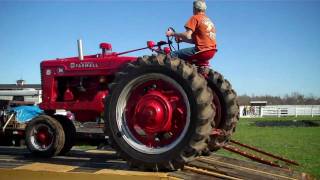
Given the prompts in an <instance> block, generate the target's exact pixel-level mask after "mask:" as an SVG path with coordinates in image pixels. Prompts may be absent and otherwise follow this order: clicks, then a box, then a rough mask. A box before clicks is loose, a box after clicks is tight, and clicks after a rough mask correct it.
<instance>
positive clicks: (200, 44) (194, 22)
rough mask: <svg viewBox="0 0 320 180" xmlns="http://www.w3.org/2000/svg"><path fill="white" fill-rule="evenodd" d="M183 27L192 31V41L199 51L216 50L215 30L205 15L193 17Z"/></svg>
mask: <svg viewBox="0 0 320 180" xmlns="http://www.w3.org/2000/svg"><path fill="white" fill-rule="evenodd" d="M184 27H185V28H187V29H190V30H192V32H193V33H192V40H193V42H194V43H195V45H196V48H197V49H198V50H199V51H206V50H210V49H216V28H215V27H214V24H213V23H212V21H211V20H210V19H209V18H208V17H207V16H206V15H205V14H202V13H200V14H196V15H193V16H192V17H191V18H190V19H189V21H188V22H187V23H186V25H185V26H184Z"/></svg>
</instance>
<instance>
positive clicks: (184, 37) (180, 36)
mask: <svg viewBox="0 0 320 180" xmlns="http://www.w3.org/2000/svg"><path fill="white" fill-rule="evenodd" d="M192 33H193V32H192V30H191V29H187V30H186V32H182V33H176V32H173V31H171V30H169V31H168V32H167V33H166V34H167V36H174V37H175V38H176V39H177V40H178V41H182V42H186V43H190V44H194V42H193V40H192V36H191V35H192Z"/></svg>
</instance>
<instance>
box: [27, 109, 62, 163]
mask: <svg viewBox="0 0 320 180" xmlns="http://www.w3.org/2000/svg"><path fill="white" fill-rule="evenodd" d="M25 142H26V145H27V148H28V149H29V151H30V152H31V153H32V154H34V155H35V156H39V157H52V156H55V155H58V154H59V153H60V151H61V149H62V148H63V146H64V142H65V135H64V131H63V128H62V126H61V124H60V123H59V122H58V121H57V120H56V119H54V118H52V117H50V116H47V115H40V116H38V117H35V118H34V119H33V120H32V121H30V122H29V123H28V124H27V127H26V139H25Z"/></svg>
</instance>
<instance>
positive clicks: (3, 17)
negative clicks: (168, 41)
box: [0, 0, 320, 97]
mask: <svg viewBox="0 0 320 180" xmlns="http://www.w3.org/2000/svg"><path fill="white" fill-rule="evenodd" d="M207 5H208V10H207V15H208V16H209V17H210V18H211V19H212V20H213V21H214V23H215V26H216V29H217V43H218V49H219V51H218V53H217V54H216V56H215V58H214V59H213V60H211V66H212V67H213V68H214V69H215V70H217V71H219V72H221V73H222V74H223V75H224V76H225V77H226V78H227V79H229V80H230V81H231V83H232V84H233V87H234V88H235V90H236V91H237V92H238V94H245V93H246V94H248V95H252V94H254V95H265V94H270V95H280V96H283V95H285V94H290V93H292V92H300V93H303V94H305V95H307V96H308V95H311V94H313V95H316V96H318V97H319V96H320V80H319V77H320V34H319V33H320V1H297V0H296V1H280V0H279V1H258V0H257V1H255V0H250V1H221V0H220V1H213V0H212V1H210V0H209V1H207ZM191 15H192V1H191V0H185V1H182V0H180V1H177V0H176V1H175V0H172V1H169V0H168V1H151V0H149V1H116V0H114V1H107V0H105V1H94V2H89V1H1V0H0V62H1V65H0V83H14V82H15V80H16V79H19V78H23V79H25V80H26V81H27V83H40V71H39V64H40V62H41V61H42V60H44V59H55V58H58V57H69V56H76V55H77V47H76V40H77V39H79V38H81V39H82V40H83V43H84V53H85V54H96V53H98V52H100V50H99V49H98V45H99V43H100V42H103V41H104V42H110V43H112V45H113V50H114V51H117V52H120V51H125V50H130V49H135V48H139V47H144V46H145V45H146V41H148V40H155V41H158V40H162V39H163V40H165V36H164V33H165V31H166V29H167V27H169V26H172V27H175V29H176V30H177V31H183V30H184V28H183V26H184V24H185V22H186V21H187V20H188V18H189V17H190V16H191ZM183 47H187V45H184V46H183ZM145 54H146V55H148V54H151V52H149V51H141V52H138V53H132V54H131V55H132V56H141V55H145Z"/></svg>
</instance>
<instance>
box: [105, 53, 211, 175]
mask: <svg viewBox="0 0 320 180" xmlns="http://www.w3.org/2000/svg"><path fill="white" fill-rule="evenodd" d="M105 108H106V109H105V112H106V113H105V122H106V130H105V131H106V133H107V134H108V135H109V140H110V144H111V145H112V147H113V148H115V150H116V151H117V152H119V154H120V155H121V156H122V157H123V158H124V159H126V160H127V161H128V164H129V165H131V166H132V167H137V168H139V169H147V170H153V171H158V170H175V169H179V168H182V167H183V165H184V164H185V163H186V162H188V161H191V160H192V159H193V158H194V157H195V156H197V155H200V154H201V152H202V151H203V150H204V149H205V148H207V143H206V142H207V140H208V138H209V134H210V132H211V130H212V127H211V123H212V121H213V118H214V112H215V110H214V105H212V93H211V90H210V89H209V88H208V87H207V82H206V80H205V79H204V78H203V77H202V76H200V75H199V74H198V73H197V70H196V68H195V67H194V66H192V65H190V64H186V63H185V62H184V61H182V60H180V59H176V58H175V59H172V58H170V57H168V56H164V55H158V56H155V55H153V56H144V57H143V58H138V60H137V61H135V62H132V63H129V64H128V65H127V66H126V67H125V68H124V69H123V70H121V71H120V72H118V73H117V74H116V77H115V80H114V83H112V84H111V86H110V94H109V96H108V97H107V99H106V106H105Z"/></svg>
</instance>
